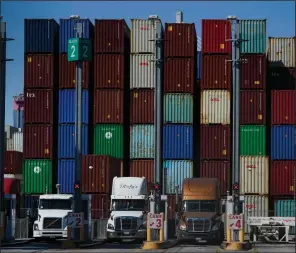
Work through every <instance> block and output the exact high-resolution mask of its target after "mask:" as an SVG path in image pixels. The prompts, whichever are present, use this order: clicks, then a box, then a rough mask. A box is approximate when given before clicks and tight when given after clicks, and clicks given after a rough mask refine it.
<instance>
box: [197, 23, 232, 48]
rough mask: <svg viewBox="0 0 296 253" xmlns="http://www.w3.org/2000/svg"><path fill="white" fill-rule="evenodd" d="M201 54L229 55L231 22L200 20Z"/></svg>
mask: <svg viewBox="0 0 296 253" xmlns="http://www.w3.org/2000/svg"><path fill="white" fill-rule="evenodd" d="M201 37H202V52H203V53H218V54H223V53H225V54H231V53H232V45H231V41H227V40H229V39H230V38H231V22H230V21H228V20H223V19H222V20H220V19H203V20H202V36H201Z"/></svg>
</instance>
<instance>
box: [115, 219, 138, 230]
mask: <svg viewBox="0 0 296 253" xmlns="http://www.w3.org/2000/svg"><path fill="white" fill-rule="evenodd" d="M137 222H138V219H137V218H136V217H120V218H116V219H115V230H125V229H137V227H138V226H137V225H138V224H137Z"/></svg>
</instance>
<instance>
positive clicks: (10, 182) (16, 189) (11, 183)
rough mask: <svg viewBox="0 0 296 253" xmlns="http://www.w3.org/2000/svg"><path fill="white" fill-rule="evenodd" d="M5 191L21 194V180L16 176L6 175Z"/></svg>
mask: <svg viewBox="0 0 296 253" xmlns="http://www.w3.org/2000/svg"><path fill="white" fill-rule="evenodd" d="M4 193H5V194H17V195H19V194H20V193H21V181H20V180H19V179H16V178H7V177H4Z"/></svg>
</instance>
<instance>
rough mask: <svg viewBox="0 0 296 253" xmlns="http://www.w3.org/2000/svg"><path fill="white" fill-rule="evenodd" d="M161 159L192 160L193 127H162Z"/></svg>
mask: <svg viewBox="0 0 296 253" xmlns="http://www.w3.org/2000/svg"><path fill="white" fill-rule="evenodd" d="M163 158H164V159H168V160H170V159H188V160H192V159H193V127H192V126H188V125H166V126H164V127H163Z"/></svg>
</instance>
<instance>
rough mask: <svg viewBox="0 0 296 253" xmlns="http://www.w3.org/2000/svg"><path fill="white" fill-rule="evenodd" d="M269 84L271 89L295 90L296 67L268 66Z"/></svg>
mask: <svg viewBox="0 0 296 253" xmlns="http://www.w3.org/2000/svg"><path fill="white" fill-rule="evenodd" d="M267 78H268V81H267V82H268V86H269V88H270V89H271V90H295V89H296V69H295V68H285V67H270V68H268V77H267Z"/></svg>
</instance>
